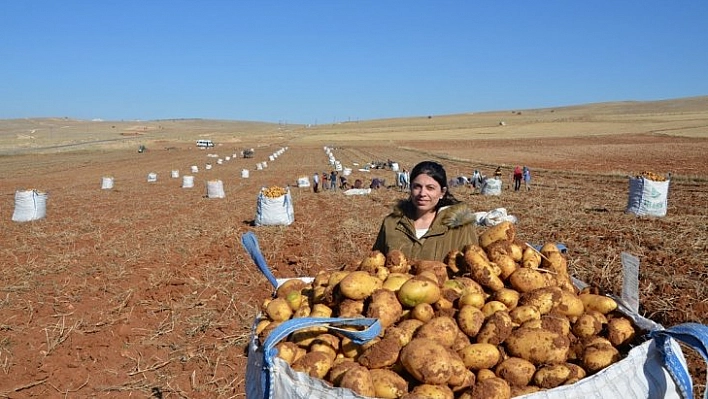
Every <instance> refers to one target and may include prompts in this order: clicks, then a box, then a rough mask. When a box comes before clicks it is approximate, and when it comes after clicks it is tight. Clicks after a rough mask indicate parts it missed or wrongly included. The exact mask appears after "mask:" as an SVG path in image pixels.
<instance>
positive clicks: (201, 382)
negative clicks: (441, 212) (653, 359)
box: [0, 133, 708, 398]
mask: <svg viewBox="0 0 708 399" xmlns="http://www.w3.org/2000/svg"><path fill="white" fill-rule="evenodd" d="M254 140H256V139H254ZM243 145H244V146H245V147H256V156H255V157H254V158H253V159H243V158H238V157H237V158H233V159H231V160H229V161H225V162H224V163H223V164H220V165H219V164H217V163H216V162H215V159H214V158H208V157H207V154H208V153H216V154H219V156H220V157H222V158H223V157H224V156H231V155H233V154H234V153H236V152H237V150H238V149H237V148H227V147H228V146H222V147H219V148H216V149H212V150H208V151H204V150H198V149H196V148H193V144H192V143H190V144H185V143H184V142H183V141H181V142H180V141H171V140H169V139H166V140H163V141H160V142H159V144H154V145H148V148H150V151H148V152H146V153H143V154H139V153H137V151H136V149H137V147H136V148H132V147H131V148H129V149H125V148H122V149H121V148H118V149H103V150H84V151H75V152H62V153H47V154H44V155H42V154H37V153H32V154H21V155H14V156H6V157H3V158H0V194H1V197H0V200H1V202H0V225H1V226H2V229H1V230H0V242H2V243H3V244H2V247H1V248H0V264H1V265H2V268H1V271H0V374H2V375H4V378H0V397H11V398H24V397H41V398H48V397H66V398H78V397H115V398H124V397H129V396H135V397H164V398H181V397H185V398H186V397H189V398H216V397H224V398H227V397H244V396H245V393H244V387H245V381H244V378H245V365H246V356H245V353H244V351H245V347H246V343H247V341H248V339H249V335H250V327H251V324H252V322H253V320H254V317H255V315H256V313H257V312H258V309H259V306H260V304H261V302H262V301H263V300H264V299H266V298H268V297H269V296H270V294H271V292H272V287H271V286H270V285H269V283H268V281H267V280H266V279H265V278H264V277H263V275H262V274H261V273H260V272H259V271H257V269H256V267H255V266H254V264H253V262H252V261H251V259H250V258H249V257H248V255H247V254H246V252H245V251H244V250H243V248H242V246H241V244H240V241H239V239H240V237H241V235H242V234H243V233H245V232H247V231H253V232H255V234H256V235H257V236H258V239H259V243H260V248H261V250H262V251H263V253H264V256H265V258H266V261H267V262H268V264H269V266H270V268H271V270H272V272H273V273H274V274H275V275H276V276H277V277H293V276H312V275H314V274H315V273H316V272H317V271H319V270H322V269H328V270H333V269H339V268H342V267H345V268H346V267H349V268H351V267H353V265H354V264H355V263H356V262H357V261H358V260H360V259H362V258H363V257H364V256H365V255H366V254H367V253H368V250H369V248H370V247H371V245H372V243H373V241H374V238H375V236H376V233H377V230H378V227H379V223H380V221H381V219H382V218H383V216H384V215H386V214H387V213H388V212H389V210H390V209H391V206H392V204H393V203H394V202H395V201H396V200H398V199H400V198H403V197H405V193H401V192H399V191H398V190H397V189H395V188H390V189H386V188H384V189H380V190H377V191H374V192H372V193H371V194H370V195H365V196H344V195H342V193H341V191H337V192H332V191H324V192H320V193H317V194H315V193H313V192H312V190H311V189H304V188H303V189H300V188H297V187H294V184H295V182H296V181H297V178H298V177H301V176H311V175H312V173H314V172H319V173H322V172H324V171H329V170H331V166H330V165H329V164H328V162H327V161H328V160H327V157H326V155H325V152H324V150H323V143H317V144H310V143H308V142H306V141H304V140H293V141H291V142H289V141H284V140H283V139H282V138H281V137H276V138H271V139H260V141H258V142H257V143H256V142H255V141H254V142H252V143H249V142H246V143H244V144H243ZM286 147H287V150H286V151H285V152H284V153H283V154H282V155H281V156H279V157H278V158H277V159H275V160H273V161H270V160H269V158H268V155H269V154H273V153H274V152H275V151H278V150H279V149H283V148H286ZM165 148H169V150H167V149H165ZM333 148H334V150H333V151H334V154H335V156H336V157H337V159H339V160H341V161H342V163H343V164H344V165H345V166H347V165H354V163H358V164H359V166H362V165H363V162H367V161H372V160H386V159H393V160H396V161H397V162H399V164H400V165H401V166H403V167H407V168H411V167H412V166H413V165H414V164H415V163H416V162H418V161H420V160H423V159H425V158H428V159H434V160H438V161H441V162H442V163H443V164H444V165H445V166H446V168H447V171H448V174H449V175H450V176H451V177H452V176H457V175H461V174H464V175H467V176H469V175H470V174H471V172H472V171H473V170H474V169H480V170H481V171H482V172H483V173H485V174H488V175H490V174H492V172H493V170H494V168H495V167H496V165H503V167H504V171H505V174H508V173H509V172H510V171H511V169H512V168H513V165H515V164H523V165H528V166H529V167H530V168H531V170H532V172H533V181H532V189H531V191H528V192H525V191H520V192H514V191H513V190H509V187H508V183H506V185H505V191H504V193H503V194H502V195H501V196H499V197H488V196H481V195H479V194H476V193H473V192H472V191H471V190H470V189H469V188H467V187H463V188H453V193H454V194H455V195H456V196H457V197H458V198H459V199H461V200H463V201H465V202H467V203H469V204H470V205H471V207H472V208H473V209H475V210H480V211H484V210H491V209H494V208H498V207H504V208H506V209H507V210H508V211H509V213H510V214H513V215H515V216H517V217H518V218H519V222H518V225H517V231H518V235H519V237H520V238H521V239H523V240H525V241H527V242H531V243H544V242H561V243H564V244H565V245H566V246H567V247H568V249H569V252H568V254H567V256H568V260H569V266H570V269H571V271H572V273H573V275H574V276H575V277H578V278H580V279H582V280H584V281H586V282H588V283H591V284H593V285H596V286H598V287H601V288H602V289H604V290H606V291H607V292H610V293H614V294H619V293H620V291H621V278H620V276H621V270H622V267H621V264H620V253H621V252H623V251H624V252H629V253H632V254H634V255H636V256H638V257H639V258H640V260H641V269H640V276H639V277H640V281H639V285H640V287H639V288H640V301H641V308H640V312H641V313H642V314H643V315H645V316H646V317H649V318H651V319H653V320H655V321H657V322H659V323H662V324H663V325H665V326H671V325H675V324H679V323H684V322H698V323H703V324H706V323H707V322H708V319H707V318H706V313H707V312H708V303H707V302H706V298H707V297H708V288H707V286H706V279H707V278H708V268H707V267H706V260H705V257H706V254H707V253H708V210H707V209H706V206H705V204H706V203H708V173H707V172H706V171H705V167H706V165H707V164H708V163H707V162H706V161H708V156H706V154H708V139H706V138H705V137H703V138H701V137H674V136H667V135H654V134H651V133H640V134H629V135H608V136H590V137H561V138H537V139H529V140H522V139H516V138H514V139H476V140H467V141H465V140H462V139H460V140H447V141H442V140H432V139H430V138H428V139H415V137H411V138H410V139H408V140H399V139H396V140H395V141H394V142H392V143H388V142H386V143H385V144H382V143H372V142H367V141H362V142H353V141H351V142H344V143H343V144H341V145H338V146H333ZM261 161H268V162H267V167H266V168H265V169H263V170H256V168H255V164H256V162H261ZM205 163H212V164H213V165H214V168H212V169H211V170H204V165H205ZM191 165H198V166H199V168H200V171H199V172H198V173H196V174H194V176H195V187H194V188H192V189H185V188H181V186H180V185H181V182H182V178H181V177H180V178H178V179H173V178H171V177H170V172H171V170H179V171H180V174H181V175H186V174H189V169H190V166H191ZM353 168H354V171H353V173H352V176H351V177H350V181H353V180H354V179H356V178H360V179H364V180H365V181H370V180H371V179H372V178H373V177H379V178H382V179H386V181H387V183H389V184H390V183H392V182H393V178H394V177H393V176H394V175H393V172H391V171H388V170H372V171H370V172H361V171H358V170H357V166H353ZM243 169H248V170H250V177H249V178H241V171H242V170H243ZM645 170H649V171H654V172H657V173H661V174H665V173H667V172H671V173H672V174H673V180H672V182H671V191H670V198H669V206H668V214H667V216H666V217H663V218H649V217H636V216H634V215H631V214H627V213H625V209H626V205H627V193H628V178H627V176H628V175H633V174H636V173H639V172H641V171H645ZM150 172H155V173H158V180H157V182H154V183H148V182H147V181H146V177H147V174H148V173H150ZM103 176H113V177H114V179H115V180H114V188H113V189H112V190H101V189H100V188H101V178H102V177H103ZM213 179H220V180H222V181H223V183H224V189H225V193H226V197H225V198H224V199H215V198H206V197H205V194H206V188H205V185H206V181H207V180H213ZM507 182H508V180H507ZM272 185H281V186H285V185H290V186H291V192H292V195H293V203H294V208H295V222H294V223H293V224H292V225H290V226H287V227H254V226H252V221H253V220H254V217H255V204H256V196H257V194H258V192H259V190H260V188H261V187H264V186H272ZM32 188H34V189H39V190H42V191H46V192H48V193H49V200H48V203H47V217H46V218H45V219H42V220H38V221H34V222H29V223H14V222H12V221H11V217H12V212H13V200H14V197H13V195H14V193H15V191H16V190H20V189H32ZM686 355H687V357H688V359H689V362H690V366H691V372H692V375H693V377H694V383H695V384H696V386H697V387H698V391H699V393H700V394H701V395H702V392H703V389H705V386H704V385H703V384H704V383H705V380H706V374H705V365H704V362H703V361H702V360H701V359H700V357H698V356H696V355H695V354H693V353H691V352H690V351H686Z"/></svg>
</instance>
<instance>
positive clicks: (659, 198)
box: [627, 177, 671, 216]
mask: <svg viewBox="0 0 708 399" xmlns="http://www.w3.org/2000/svg"><path fill="white" fill-rule="evenodd" d="M670 182H671V180H669V179H667V180H665V181H656V180H651V179H647V178H645V177H630V178H629V199H628V201H627V213H634V214H635V215H638V216H666V208H667V206H668V198H669V183H670Z"/></svg>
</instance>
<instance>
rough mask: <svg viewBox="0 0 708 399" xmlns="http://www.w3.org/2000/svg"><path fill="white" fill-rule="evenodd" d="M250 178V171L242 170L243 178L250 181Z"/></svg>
mask: <svg viewBox="0 0 708 399" xmlns="http://www.w3.org/2000/svg"><path fill="white" fill-rule="evenodd" d="M248 176H249V172H248V169H241V178H242V179H248Z"/></svg>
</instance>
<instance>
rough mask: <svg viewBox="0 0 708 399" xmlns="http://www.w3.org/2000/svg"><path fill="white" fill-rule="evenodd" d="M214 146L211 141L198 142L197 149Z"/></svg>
mask: <svg viewBox="0 0 708 399" xmlns="http://www.w3.org/2000/svg"><path fill="white" fill-rule="evenodd" d="M213 146H214V142H213V141H211V140H197V147H199V148H209V147H213Z"/></svg>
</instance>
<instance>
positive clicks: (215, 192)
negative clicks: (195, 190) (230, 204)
mask: <svg viewBox="0 0 708 399" xmlns="http://www.w3.org/2000/svg"><path fill="white" fill-rule="evenodd" d="M207 197H208V198H224V197H226V194H224V182H222V181H221V180H209V181H207Z"/></svg>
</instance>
